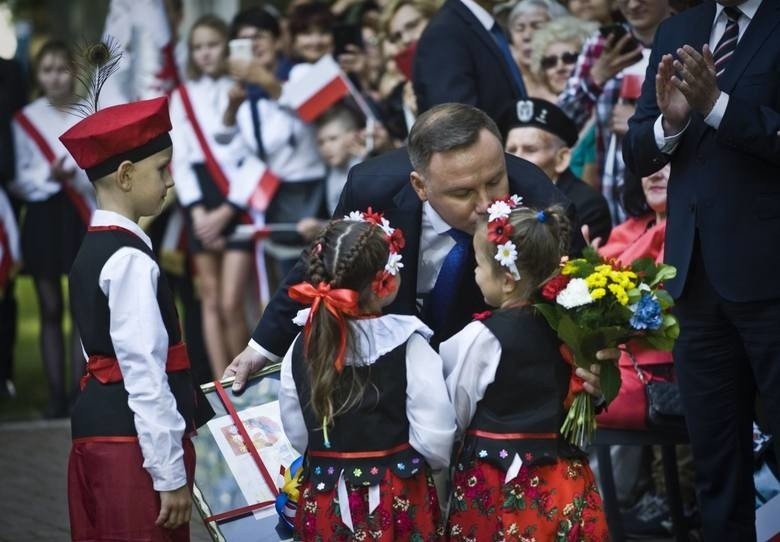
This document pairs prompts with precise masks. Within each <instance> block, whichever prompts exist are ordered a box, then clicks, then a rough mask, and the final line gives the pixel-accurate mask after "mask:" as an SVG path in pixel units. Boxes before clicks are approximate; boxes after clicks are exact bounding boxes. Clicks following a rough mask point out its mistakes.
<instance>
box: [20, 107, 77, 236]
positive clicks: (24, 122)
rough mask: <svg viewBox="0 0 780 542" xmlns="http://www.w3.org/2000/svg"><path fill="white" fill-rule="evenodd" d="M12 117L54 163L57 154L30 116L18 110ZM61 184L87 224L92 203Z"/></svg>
mask: <svg viewBox="0 0 780 542" xmlns="http://www.w3.org/2000/svg"><path fill="white" fill-rule="evenodd" d="M14 119H15V120H16V122H18V123H19V126H21V127H22V129H23V130H24V131H25V132H26V133H27V135H28V136H29V137H30V139H31V140H32V141H33V142H34V143H35V145H36V146H37V147H38V150H39V151H40V152H41V154H42V155H43V157H44V158H45V159H46V160H47V161H48V162H49V163H50V164H54V163H55V162H56V161H57V155H56V154H54V151H53V150H52V148H51V146H50V145H49V142H48V141H46V139H45V138H44V137H43V135H42V134H41V132H40V131H39V130H38V128H36V127H35V125H34V124H33V123H32V121H31V120H30V118H29V117H28V116H27V115H25V114H24V112H23V111H18V112H17V113H16V114H15V115H14ZM61 184H62V190H63V192H65V195H66V196H67V197H68V199H69V200H70V202H71V203H72V204H73V207H75V208H76V212H77V213H78V215H79V218H81V221H82V222H84V224H85V225H87V226H88V225H89V222H90V219H91V218H92V205H91V204H90V201H89V199H87V198H86V196H84V195H83V194H81V193H80V192H79V191H78V190H76V189H75V188H73V186H71V184H70V183H68V182H63V183H61Z"/></svg>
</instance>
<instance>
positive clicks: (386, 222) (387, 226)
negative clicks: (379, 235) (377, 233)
mask: <svg viewBox="0 0 780 542" xmlns="http://www.w3.org/2000/svg"><path fill="white" fill-rule="evenodd" d="M378 226H379V227H380V228H382V231H383V232H385V235H393V232H394V231H395V228H391V227H390V221H389V220H388V219H386V218H384V217H382V222H381V223H380V224H378Z"/></svg>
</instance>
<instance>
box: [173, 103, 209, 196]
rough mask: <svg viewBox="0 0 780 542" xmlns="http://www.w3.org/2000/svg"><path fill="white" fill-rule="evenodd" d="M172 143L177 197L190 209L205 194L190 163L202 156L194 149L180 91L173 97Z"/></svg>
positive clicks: (198, 150)
mask: <svg viewBox="0 0 780 542" xmlns="http://www.w3.org/2000/svg"><path fill="white" fill-rule="evenodd" d="M170 115H171V141H172V142H173V159H172V160H171V176H172V177H173V181H174V183H175V186H176V195H177V196H178V198H179V202H180V203H181V204H182V205H183V206H184V207H189V206H190V205H194V204H196V203H198V202H199V201H200V200H201V199H203V194H202V193H201V190H200V185H199V184H198V179H197V177H196V176H195V171H194V170H193V169H192V164H191V163H190V160H191V157H192V156H193V155H195V156H201V155H202V153H201V151H200V149H192V148H191V146H192V141H193V139H194V136H193V137H189V134H188V132H190V131H191V130H192V127H191V126H190V120H189V118H187V113H186V111H185V110H184V104H183V103H182V100H181V96H180V94H179V91H178V90H177V91H174V93H173V94H172V95H171V106H170Z"/></svg>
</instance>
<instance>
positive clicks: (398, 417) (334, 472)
mask: <svg viewBox="0 0 780 542" xmlns="http://www.w3.org/2000/svg"><path fill="white" fill-rule="evenodd" d="M303 350H304V348H303V337H302V336H299V338H298V339H296V341H295V344H294V346H293V355H292V373H293V379H294V380H295V386H296V388H297V390H298V398H299V400H300V402H301V409H302V410H303V417H304V420H305V422H306V428H307V430H308V435H309V444H308V448H307V450H306V461H305V465H304V478H305V479H311V480H312V481H313V482H314V486H315V488H316V489H317V490H318V491H328V490H330V489H332V488H333V486H334V485H335V484H336V482H337V481H338V476H339V474H340V473H341V471H342V469H343V470H344V478H345V480H347V481H348V482H350V483H351V484H353V485H372V484H375V483H377V482H379V480H381V479H382V477H383V476H384V474H385V472H386V470H387V469H390V470H391V471H392V472H393V473H394V474H395V475H396V476H399V477H401V478H409V477H411V476H414V475H415V474H417V473H418V472H420V471H421V470H422V469H423V468H424V467H425V465H426V464H425V460H424V458H423V457H422V456H421V455H420V454H419V453H418V452H417V451H415V450H414V449H413V448H412V447H411V446H410V445H409V420H408V419H407V417H406V344H401V345H399V346H397V347H396V348H395V349H393V350H392V351H390V352H388V353H387V354H385V355H383V356H381V357H380V358H379V359H377V360H376V361H375V362H374V363H373V364H372V365H370V366H368V367H356V368H355V370H356V371H357V372H358V373H359V374H360V376H361V377H363V378H365V382H366V385H365V388H364V393H363V397H362V399H361V400H360V401H359V402H358V403H357V404H356V405H355V406H353V407H352V408H350V409H349V410H347V411H346V412H344V413H342V414H339V415H338V416H337V417H336V419H335V420H334V423H333V425H331V426H330V428H329V429H328V437H329V441H330V446H331V447H330V448H327V447H326V446H325V440H324V435H323V432H322V419H321V418H320V419H318V417H317V416H316V415H315V414H314V411H313V410H312V408H311V404H310V397H311V388H310V384H309V382H310V380H309V372H308V370H307V363H306V360H305V357H304V355H303ZM349 370H351V368H350V367H346V368H345V371H349Z"/></svg>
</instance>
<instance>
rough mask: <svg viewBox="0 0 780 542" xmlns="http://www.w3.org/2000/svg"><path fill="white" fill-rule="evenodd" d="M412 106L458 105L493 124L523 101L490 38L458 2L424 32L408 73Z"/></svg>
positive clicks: (440, 13)
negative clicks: (467, 106)
mask: <svg viewBox="0 0 780 542" xmlns="http://www.w3.org/2000/svg"><path fill="white" fill-rule="evenodd" d="M412 82H413V85H414V93H415V94H416V95H417V107H418V109H419V111H420V112H421V113H422V112H423V111H426V110H427V109H430V108H431V107H433V106H434V105H438V104H442V103H447V102H459V103H464V104H470V105H473V106H476V107H478V108H479V109H481V110H483V111H484V112H485V113H487V114H488V115H489V116H490V117H491V118H492V119H493V120H496V119H498V117H499V115H500V114H501V112H502V111H503V109H504V108H505V107H506V105H507V104H509V103H512V102H514V101H517V100H519V99H520V98H523V97H524V96H520V94H519V90H518V89H517V88H516V86H515V84H514V82H513V80H512V74H511V73H510V72H509V66H507V63H506V61H505V60H504V56H503V55H502V54H501V50H500V49H499V48H498V45H496V42H495V40H494V39H493V36H492V35H491V34H490V33H489V32H488V31H487V30H485V27H484V26H482V23H480V22H479V20H478V19H477V18H476V17H475V16H474V14H473V13H471V11H469V9H468V8H467V7H466V6H465V5H463V3H462V2H461V1H460V0H447V1H446V2H445V3H444V5H443V6H442V7H441V9H440V10H439V11H438V12H437V13H436V14H435V15H434V16H433V18H431V20H430V22H429V23H428V26H427V27H426V28H425V31H424V32H423V34H422V36H421V37H420V42H419V43H418V45H417V51H416V52H415V55H414V66H413V72H412Z"/></svg>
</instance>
